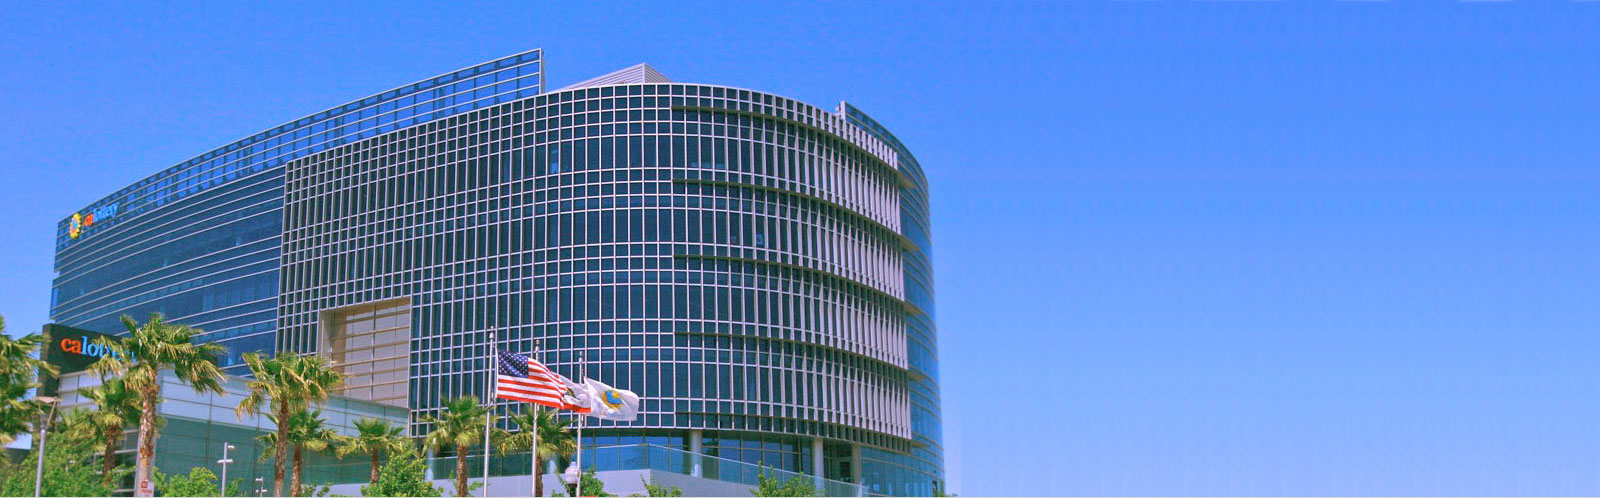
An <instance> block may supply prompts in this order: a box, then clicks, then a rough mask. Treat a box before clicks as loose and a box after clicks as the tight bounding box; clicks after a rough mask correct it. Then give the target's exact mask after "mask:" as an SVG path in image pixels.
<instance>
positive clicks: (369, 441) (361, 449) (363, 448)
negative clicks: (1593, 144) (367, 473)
mask: <svg viewBox="0 0 1600 498" xmlns="http://www.w3.org/2000/svg"><path fill="white" fill-rule="evenodd" d="M355 425H356V435H355V436H354V437H348V438H343V439H342V440H340V444H339V449H338V454H339V458H344V457H347V456H350V455H353V454H358V453H360V454H365V455H367V456H368V457H371V459H372V477H371V478H370V479H368V480H367V483H368V484H376V483H377V482H378V460H379V459H380V458H381V457H382V456H383V454H385V453H388V454H390V455H393V454H395V453H399V452H401V451H405V450H406V449H408V448H410V447H411V440H410V439H409V438H407V437H406V428H405V427H399V426H396V425H394V424H392V423H390V422H389V421H388V420H384V419H380V418H363V419H359V420H356V424H355Z"/></svg>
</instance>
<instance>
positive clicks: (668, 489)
mask: <svg viewBox="0 0 1600 498" xmlns="http://www.w3.org/2000/svg"><path fill="white" fill-rule="evenodd" d="M639 482H640V483H643V484H644V492H645V494H644V495H642V496H649V497H666V498H675V497H679V496H683V490H682V489H679V488H678V487H677V486H664V485H660V484H656V483H655V481H653V480H652V481H646V480H644V478H643V477H640V478H639ZM628 496H641V495H628Z"/></svg>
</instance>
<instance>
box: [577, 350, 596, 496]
mask: <svg viewBox="0 0 1600 498" xmlns="http://www.w3.org/2000/svg"><path fill="white" fill-rule="evenodd" d="M588 378H589V359H588V358H586V357H585V356H584V355H583V351H579V352H578V382H582V383H583V384H584V385H585V386H587V385H588V382H587V381H586V380H585V379H588ZM584 399H585V400H587V399H588V396H584ZM590 404H593V403H592V402H591V403H590ZM588 418H589V417H588V416H587V415H584V414H582V413H579V414H578V457H577V459H576V460H574V463H576V464H578V485H577V486H576V487H577V488H578V489H577V491H574V492H573V495H574V496H583V426H584V425H585V424H587V423H588V422H589V421H588V420H586V419H588Z"/></svg>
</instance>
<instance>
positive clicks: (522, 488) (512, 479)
mask: <svg viewBox="0 0 1600 498" xmlns="http://www.w3.org/2000/svg"><path fill="white" fill-rule="evenodd" d="M595 477H598V478H600V480H601V481H603V482H605V483H606V492H607V493H611V494H614V495H617V496H628V495H631V494H640V495H647V493H646V492H645V487H644V483H645V482H647V481H650V480H652V479H653V480H654V482H655V483H656V484H657V485H661V486H677V487H678V488H680V489H682V490H683V495H684V496H750V488H753V487H754V486H750V485H747V484H738V483H731V482H726V481H718V480H715V479H706V478H703V477H694V476H688V475H683V474H678V473H674V472H663V471H659V470H613V471H606V472H596V473H595ZM480 480H481V479H472V480H471V482H478V481H480ZM363 485H364V484H339V485H335V486H332V487H331V488H330V489H329V492H330V493H333V494H341V495H349V496H361V486H363ZM433 485H435V486H438V487H439V489H442V490H444V496H455V489H456V484H455V480H453V479H435V480H434V481H433ZM532 485H533V479H532V478H531V477H530V476H501V477H490V478H489V489H488V491H489V496H529V495H531V494H532V493H533V486H532ZM565 486H566V485H565V484H563V483H562V482H561V476H558V475H555V474H545V475H544V495H545V496H555V494H556V493H565V489H564V488H565ZM483 491H484V490H483V489H482V488H479V489H478V490H476V491H473V493H472V496H483Z"/></svg>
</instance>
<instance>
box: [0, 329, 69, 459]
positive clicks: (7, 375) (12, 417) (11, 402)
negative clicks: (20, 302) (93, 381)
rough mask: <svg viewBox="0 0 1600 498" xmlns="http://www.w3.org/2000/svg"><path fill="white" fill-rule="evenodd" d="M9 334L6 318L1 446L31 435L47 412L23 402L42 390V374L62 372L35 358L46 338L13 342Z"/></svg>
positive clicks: (0, 353)
mask: <svg viewBox="0 0 1600 498" xmlns="http://www.w3.org/2000/svg"><path fill="white" fill-rule="evenodd" d="M5 330H6V320H5V317H0V445H4V444H9V443H11V442H12V441H15V440H16V439H17V434H21V433H22V432H24V431H28V430H29V428H30V427H31V426H32V425H33V424H34V423H35V422H37V421H38V420H39V416H40V414H41V413H42V412H43V411H44V408H45V405H44V404H43V403H40V402H38V401H37V400H32V399H23V396H26V395H27V394H28V390H30V389H35V388H38V387H39V382H38V377H39V372H40V371H41V370H43V371H44V372H45V374H46V375H56V374H57V373H58V372H59V371H58V370H57V369H56V367H55V366H54V365H50V364H48V363H45V362H44V360H41V359H39V358H38V357H37V356H36V354H35V353H37V352H38V351H39V345H40V344H43V343H44V340H45V339H44V336H41V335H39V334H28V335H25V336H22V337H18V338H15V339H13V338H11V336H8V335H6V333H5ZM34 429H35V430H37V428H34Z"/></svg>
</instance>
